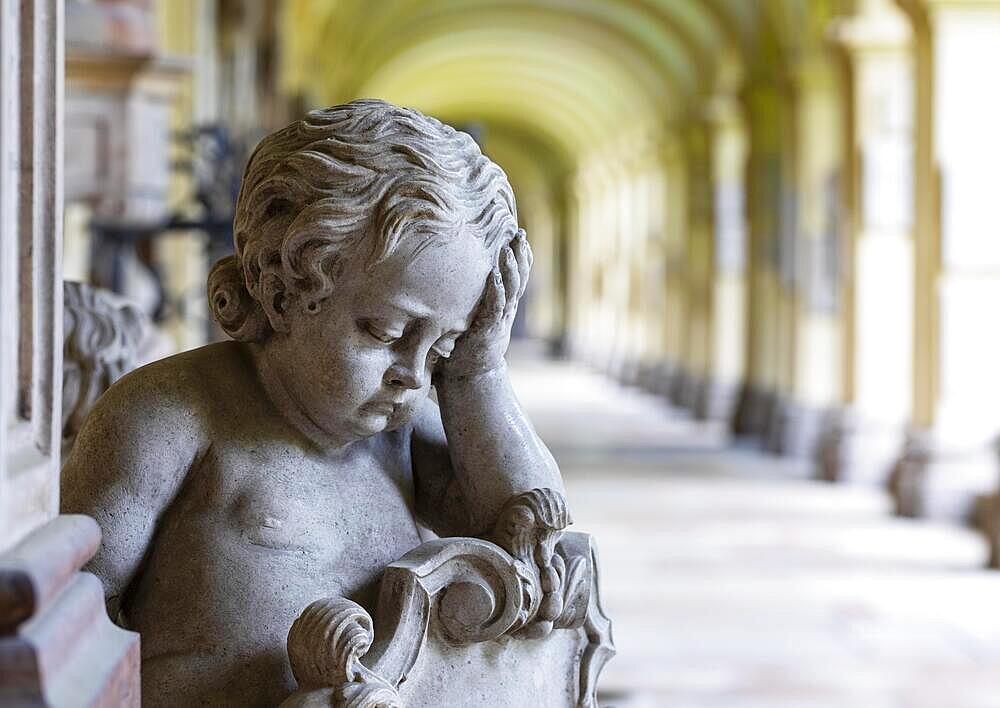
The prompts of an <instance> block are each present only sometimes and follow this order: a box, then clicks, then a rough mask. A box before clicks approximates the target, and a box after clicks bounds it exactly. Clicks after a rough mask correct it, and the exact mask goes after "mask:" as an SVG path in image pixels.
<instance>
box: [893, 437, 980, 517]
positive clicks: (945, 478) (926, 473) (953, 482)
mask: <svg viewBox="0 0 1000 708" xmlns="http://www.w3.org/2000/svg"><path fill="white" fill-rule="evenodd" d="M996 477H997V474H996V458H995V453H994V451H993V449H992V446H991V445H990V444H989V443H988V442H983V443H982V444H979V445H974V444H968V443H967V444H957V443H954V442H951V443H949V441H947V440H945V439H943V438H942V437H941V436H940V435H938V434H935V433H934V432H928V431H911V432H910V433H908V434H907V439H906V445H905V447H904V450H903V454H902V455H901V456H900V457H899V459H898V460H897V462H896V464H895V466H894V467H893V468H892V473H891V474H890V477H889V490H890V492H891V493H892V497H893V500H894V502H895V506H896V513H897V514H899V515H900V516H909V517H923V518H932V519H941V520H948V521H960V522H967V521H971V520H972V518H973V515H974V511H975V507H976V502H977V499H979V498H980V497H982V496H984V495H987V494H990V493H992V492H993V491H995V489H996Z"/></svg>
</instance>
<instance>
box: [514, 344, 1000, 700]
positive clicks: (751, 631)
mask: <svg viewBox="0 0 1000 708" xmlns="http://www.w3.org/2000/svg"><path fill="white" fill-rule="evenodd" d="M511 359H512V367H511V370H512V373H513V380H514V385H515V387H516V389H517V392H518V396H519V398H520V399H521V401H522V403H523V404H524V405H525V408H526V409H527V411H528V413H529V415H530V417H531V418H532V420H533V421H534V422H535V425H536V428H537V430H538V431H539V433H540V434H541V436H542V437H543V439H545V441H546V443H547V444H548V445H549V447H550V449H552V451H553V453H554V454H555V456H556V458H557V459H558V461H559V464H560V468H561V470H562V473H563V476H564V478H565V480H566V485H567V491H568V493H569V501H570V504H571V508H572V509H573V517H574V522H575V525H576V527H578V528H585V529H588V530H591V531H593V533H594V534H595V535H596V537H597V539H598V540H599V550H600V552H601V562H602V565H603V568H602V571H603V577H602V590H603V601H604V604H605V608H606V609H607V611H608V613H609V615H610V616H611V617H612V618H613V619H614V636H615V642H616V645H617V648H618V656H617V657H616V658H615V659H614V660H613V661H612V662H611V663H609V664H608V667H607V668H606V669H605V674H604V680H603V682H602V686H603V694H604V697H605V703H606V705H609V706H618V707H619V708H630V707H635V708H639V707H647V706H648V707H650V708H652V707H654V706H656V707H660V706H664V707H670V708H830V707H832V706H859V707H860V706H863V707H864V708H901V707H903V706H905V707H906V708H941V707H943V706H948V708H987V707H992V706H997V705H1000V698H998V696H1000V673H998V672H997V670H996V667H997V666H998V664H1000V616H998V614H997V613H996V612H995V611H993V607H994V605H995V602H996V597H997V594H998V593H1000V577H998V576H997V575H996V574H994V573H992V572H989V571H986V570H983V569H982V566H983V563H984V562H985V560H986V555H987V548H986V544H985V542H984V540H983V539H982V538H981V536H979V535H978V534H976V533H974V532H972V531H970V530H967V529H963V528H960V527H957V526H954V525H951V524H945V523H939V522H933V521H926V520H919V521H917V520H912V519H899V518H893V517H892V515H891V503H890V500H889V498H888V495H887V494H886V493H885V492H884V491H882V490H877V489H872V488H861V487H843V486H833V485H830V484H829V483H826V482H822V481H816V480H812V479H810V467H809V465H808V464H805V463H804V462H801V461H799V462H796V461H788V460H782V459H780V458H775V457H773V456H770V455H767V454H764V453H762V452H760V451H759V450H754V449H752V448H747V447H735V448H734V447H732V446H729V445H727V444H726V441H725V438H724V436H721V435H720V431H719V429H718V427H715V426H712V425H711V424H709V423H703V422H697V421H693V420H691V418H690V416H688V415H686V414H684V413H683V412H682V411H679V410H677V409H676V408H671V407H669V406H667V405H665V404H664V402H663V401H662V399H659V398H657V397H655V396H651V395H649V394H647V393H643V392H641V391H639V390H637V389H635V388H625V387H622V386H621V385H619V384H617V383H615V382H611V381H609V380H608V379H607V378H605V377H603V376H601V375H600V374H598V373H595V372H593V371H592V370H589V369H588V368H586V367H582V366H579V365H575V364H569V363H561V362H552V361H550V360H547V359H543V358H541V356H540V353H539V351H538V348H537V347H531V346H530V345H525V344H522V345H521V346H520V347H519V348H517V349H516V350H515V351H514V352H513V355H512V357H511Z"/></svg>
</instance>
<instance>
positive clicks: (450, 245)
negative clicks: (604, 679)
mask: <svg viewBox="0 0 1000 708" xmlns="http://www.w3.org/2000/svg"><path fill="white" fill-rule="evenodd" d="M234 232H235V246H236V249H235V255H233V256H230V257H228V258H225V259H223V260H221V261H220V262H219V263H217V264H216V265H215V267H214V268H213V269H212V271H211V273H210V275H209V280H208V295H209V300H210V304H211V308H212V312H213V314H214V316H215V317H216V319H217V320H218V321H219V323H220V324H221V325H222V327H223V328H224V329H225V330H226V331H227V332H228V333H229V334H230V335H231V336H232V338H233V339H234V340H235V341H227V342H223V343H217V344H211V345H209V346H206V347H202V348H200V349H196V350H193V351H189V352H185V353H182V354H179V355H177V356H173V357H170V358H167V359H164V360H161V361H158V362H155V363H153V364H150V365H148V366H145V367H143V368H141V369H138V370H136V371H135V372H132V373H130V374H128V375H126V376H125V377H123V378H122V379H121V380H119V381H118V382H117V383H116V384H115V385H114V386H112V387H111V388H110V389H109V390H108V392H107V393H106V394H104V395H103V396H102V398H101V399H100V400H99V401H98V403H97V405H96V407H95V408H94V409H93V412H92V413H91V414H90V416H89V417H88V419H87V421H86V423H85V424H84V426H83V428H82V430H81V431H80V433H79V436H78V438H77V441H76V445H75V447H74V449H73V451H72V454H71V456H70V457H69V459H68V461H67V463H66V465H65V468H64V473H63V480H64V481H63V489H62V499H63V508H64V511H66V512H83V513H86V514H90V515H92V516H93V517H95V518H96V519H97V521H98V522H99V523H100V525H101V528H102V529H103V534H104V540H103V545H102V547H101V549H100V551H99V552H98V554H97V556H96V557H95V558H94V560H93V561H92V563H91V565H90V570H92V571H93V572H94V573H96V574H97V575H98V576H99V577H100V578H101V580H102V581H103V582H104V585H105V590H106V595H107V600H108V607H109V611H110V612H111V613H112V617H115V618H117V620H118V621H119V622H120V623H121V624H123V625H124V626H126V627H128V628H130V629H134V630H137V631H139V632H140V633H141V637H142V691H143V699H144V700H143V702H144V704H145V705H151V706H161V705H162V706H194V705H213V706H214V705H232V706H273V705H276V704H278V703H280V702H281V701H282V700H283V699H285V698H286V697H287V696H288V695H289V694H290V693H291V692H292V691H293V690H294V689H295V688H296V684H295V682H294V681H293V676H292V672H291V668H290V666H289V662H288V658H287V657H286V654H285V641H286V637H287V635H288V633H289V628H290V627H291V626H292V624H293V622H294V621H295V619H296V617H297V616H298V615H299V613H300V612H302V610H303V608H305V607H307V606H308V605H309V604H310V602H312V601H314V600H316V599H317V598H318V597H324V596H337V597H343V598H348V599H349V600H352V601H354V602H356V603H357V604H358V605H359V606H361V607H364V608H372V607H373V606H374V604H375V599H376V590H377V582H378V581H379V578H380V575H381V574H382V571H383V569H385V568H386V566H387V565H389V564H390V563H392V562H393V561H395V560H397V559H398V558H400V557H401V556H404V555H405V554H406V553H407V552H409V551H411V550H412V549H414V548H415V547H417V546H419V545H420V544H421V543H422V542H423V541H424V540H426V539H427V538H428V536H429V534H428V533H427V532H426V529H430V530H431V531H432V532H433V533H435V534H438V535H441V536H479V537H485V536H491V534H493V536H492V537H494V538H496V536H495V533H496V531H495V530H496V529H497V528H498V523H499V524H500V526H501V527H502V526H503V523H505V522H503V520H501V519H500V516H501V511H502V509H504V508H505V505H508V502H510V500H511V499H512V498H516V497H518V495H522V494H524V493H530V492H531V490H537V489H542V490H548V493H549V494H550V496H552V497H553V498H557V499H561V498H562V496H561V495H562V481H561V479H560V475H559V471H558V469H557V467H556V464H555V462H554V461H553V458H552V456H551V455H550V454H549V452H548V450H547V449H546V447H545V445H544V444H543V443H542V441H541V440H540V439H539V438H538V436H537V435H536V433H535V431H534V430H533V428H532V426H531V424H530V423H529V421H528V420H527V418H526V417H525V415H524V413H523V412H522V410H521V408H520V407H519V405H518V402H517V400H516V399H515V397H514V394H513V392H512V390H511V385H510V381H509V380H508V376H507V371H506V368H505V364H504V354H505V352H506V349H507V346H508V341H509V338H510V330H511V323H512V321H513V319H514V315H515V312H516V309H517V306H518V303H519V301H520V299H521V297H522V295H523V293H524V290H525V285H526V283H527V281H528V274H529V271H530V268H531V261H532V254H531V248H530V247H529V245H528V241H527V239H526V237H525V233H524V231H522V230H519V228H518V225H517V213H516V208H515V203H514V196H513V193H512V190H511V187H510V185H509V183H508V181H507V178H506V176H505V175H504V173H503V171H502V170H501V169H500V168H499V167H498V166H497V165H495V164H494V163H493V162H491V161H490V160H489V159H487V158H486V157H485V156H483V155H482V154H481V152H480V150H479V148H478V146H477V145H476V144H475V142H473V140H472V139H471V138H470V137H469V136H468V135H466V134H464V133H462V132H458V131H456V130H454V129H452V128H451V127H449V126H447V125H444V124H442V123H441V122H439V121H437V120H435V119H433V118H429V117H426V116H423V115H421V114H420V113H417V112H415V111H412V110H407V109H401V108H397V107H395V106H392V105H390V104H387V103H384V102H381V101H375V100H362V101H355V102H353V103H350V104H346V105H342V106H337V107H334V108H330V109H327V110H319V111H314V112H312V113H310V114H309V115H308V116H307V117H306V118H305V119H303V120H300V121H298V122H296V123H294V124H292V125H290V126H288V127H287V128H285V129H283V130H280V131H278V132H277V133H274V134H273V135H270V136H269V137H267V138H265V139H264V140H263V141H262V142H261V143H260V144H259V145H258V146H257V148H256V150H255V151H254V153H253V155H252V157H251V158H250V161H249V163H248V165H247V168H246V172H245V174H244V177H243V183H242V188H241V191H240V195H239V200H238V203H237V206H236V216H235V229H234ZM432 386H433V389H434V391H436V401H435V400H434V397H432V396H430V395H429V394H430V392H431V389H432ZM512 513H516V514H520V515H521V516H522V517H523V516H524V514H525V512H524V511H523V510H516V511H515V512H512ZM529 516H530V514H529ZM552 518H556V519H560V518H561V519H562V521H561V522H559V523H561V525H565V523H566V519H565V513H564V510H563V509H556V511H555V512H553V516H552ZM502 535H503V534H501V536H502ZM508 537H509V538H513V532H511V534H508ZM472 540H474V539H472ZM498 542H499V541H498ZM522 542H523V539H522ZM522 545H523V543H522ZM551 545H552V544H551V543H549V548H548V550H547V551H546V553H548V556H546V557H551V554H552V547H551ZM508 550H510V551H511V552H512V553H513V552H514V550H515V549H513V548H508ZM526 553H527V555H530V552H526ZM543 555H544V554H543ZM526 557H527V556H526ZM560 563H561V561H560ZM546 572H550V573H554V572H555V571H553V570H552V569H551V567H549V569H548V570H547V571H546ZM559 572H561V573H562V572H565V569H564V568H563V567H562V565H560V566H559ZM543 575H544V573H543ZM538 577H541V576H538ZM553 577H554V576H553ZM542 585H545V586H546V587H549V588H550V589H551V586H552V580H551V578H550V579H549V580H548V581H546V580H545V579H544V578H543V580H542ZM547 592H549V591H547ZM550 594H551V593H550ZM453 597H458V594H457V593H455V594H453ZM535 605H539V603H535ZM556 606H557V607H561V605H560V604H559V603H558V602H557V603H556ZM549 614H550V615H554V613H553V612H550V613H549ZM551 619H552V617H550V618H549V620H550V621H549V622H548V625H547V626H551V625H552V621H551ZM400 680H402V679H400Z"/></svg>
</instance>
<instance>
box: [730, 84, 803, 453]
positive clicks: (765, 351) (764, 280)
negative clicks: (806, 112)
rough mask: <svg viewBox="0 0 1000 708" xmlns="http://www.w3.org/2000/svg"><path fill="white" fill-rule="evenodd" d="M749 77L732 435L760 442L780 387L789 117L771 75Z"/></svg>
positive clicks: (787, 204) (745, 92) (781, 94)
mask: <svg viewBox="0 0 1000 708" xmlns="http://www.w3.org/2000/svg"><path fill="white" fill-rule="evenodd" d="M766 71H767V72H768V73H767V74H764V70H761V71H760V74H759V75H757V76H755V77H751V79H750V81H749V84H748V86H747V88H746V90H745V91H744V94H743V100H744V106H745V111H746V115H747V120H748V125H749V157H748V164H747V226H748V237H749V238H748V248H747V274H746V282H747V300H746V304H747V312H746V318H745V319H746V323H747V325H746V326H747V343H746V364H745V367H744V370H745V372H746V373H745V379H744V383H743V386H742V388H741V390H740V396H739V402H738V405H737V408H736V412H735V414H734V416H733V425H732V427H733V432H734V433H735V434H737V435H748V436H754V437H759V438H763V436H764V435H765V433H766V431H767V429H768V422H769V420H770V419H771V417H772V414H773V410H774V404H775V400H776V395H777V393H778V387H779V385H780V383H781V381H780V376H779V374H780V373H781V364H780V359H781V351H780V350H781V345H782V342H783V340H782V328H783V326H784V324H783V323H782V321H781V316H782V307H781V306H782V297H783V295H782V284H781V265H782V264H781V261H780V256H781V252H782V249H781V248H780V246H781V234H782V231H781V230H782V228H783V226H782V225H783V224H784V223H785V221H786V216H787V212H788V209H789V206H790V205H789V202H788V198H789V194H790V193H789V190H788V187H787V185H786V182H787V180H788V162H787V156H786V155H785V147H786V142H787V140H788V135H787V133H788V130H789V128H790V125H789V117H788V113H787V106H786V105H785V98H784V95H783V92H782V89H781V87H780V86H779V85H777V84H776V83H775V79H774V77H773V76H772V75H771V74H770V71H771V70H770V69H767V70H766Z"/></svg>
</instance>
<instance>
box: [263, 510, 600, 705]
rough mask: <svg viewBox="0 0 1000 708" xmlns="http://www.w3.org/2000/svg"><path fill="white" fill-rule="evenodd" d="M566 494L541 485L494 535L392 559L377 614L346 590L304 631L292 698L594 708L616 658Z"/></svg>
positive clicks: (319, 609) (297, 628)
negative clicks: (569, 526)
mask: <svg viewBox="0 0 1000 708" xmlns="http://www.w3.org/2000/svg"><path fill="white" fill-rule="evenodd" d="M567 522H568V515H567V514H566V510H565V503H564V502H563V500H562V498H561V495H559V494H558V493H556V492H553V491H552V490H533V491H532V492H528V493H526V494H523V495H519V496H518V497H516V498H515V499H513V500H511V502H510V503H509V504H508V505H507V506H506V507H505V509H504V511H503V513H502V514H501V517H500V522H499V523H498V525H497V530H496V531H495V532H494V534H493V538H494V539H495V540H497V541H501V542H502V543H503V544H504V545H505V546H506V550H505V548H502V547H501V546H500V545H497V544H496V543H493V542H491V541H486V540H482V539H475V538H443V539H436V540H433V541H429V542H427V543H424V544H423V545H421V546H419V547H418V548H416V549H414V550H413V551H411V552H410V553H408V554H406V555H405V556H404V557H403V558H401V559H400V560H398V561H396V562H394V563H392V564H390V565H389V566H388V567H387V568H386V571H385V573H384V576H383V579H382V584H381V588H380V595H379V601H378V612H377V617H378V621H377V622H376V623H375V629H374V631H373V629H372V620H371V617H370V616H369V615H368V613H367V612H365V610H364V609H362V608H361V607H360V606H359V605H357V604H355V603H353V602H350V601H349V600H345V599H343V598H330V599H326V600H319V601H317V602H314V603H312V604H311V605H310V606H309V607H308V608H306V610H305V611H304V612H303V613H302V615H301V616H300V617H299V619H298V620H296V622H295V624H294V625H293V626H292V629H291V631H290V632H289V637H288V654H289V659H290V660H291V664H292V668H293V672H294V674H295V677H296V679H297V680H298V682H299V691H297V692H296V693H295V694H293V696H292V697H290V698H289V699H288V700H287V701H285V703H284V704H283V706H284V707H285V708H291V707H292V706H319V705H324V706H335V707H337V708H341V707H348V706H349V707H350V708H396V707H399V708H402V707H403V706H406V707H407V708H415V707H416V706H442V705H462V706H491V707H493V706H496V707H499V706H511V707H512V708H513V707H514V706H518V707H520V706H524V705H533V706H552V707H553V708H555V707H557V706H558V707H559V708H562V707H564V706H565V707H567V708H569V707H570V706H574V707H582V708H596V706H597V701H596V688H597V679H598V676H599V674H600V671H601V669H602V668H603V666H604V664H605V663H606V662H607V661H608V659H610V658H611V657H612V656H613V655H614V644H613V642H612V639H611V625H610V621H609V620H608V618H607V616H606V615H605V614H604V611H603V609H602V608H601V604H600V597H599V593H598V587H597V557H596V554H595V552H594V549H593V546H592V542H591V538H590V537H589V536H587V535H586V534H580V533H568V534H565V535H563V534H562V531H561V529H562V528H563V527H564V526H565V525H566V523H567Z"/></svg>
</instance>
